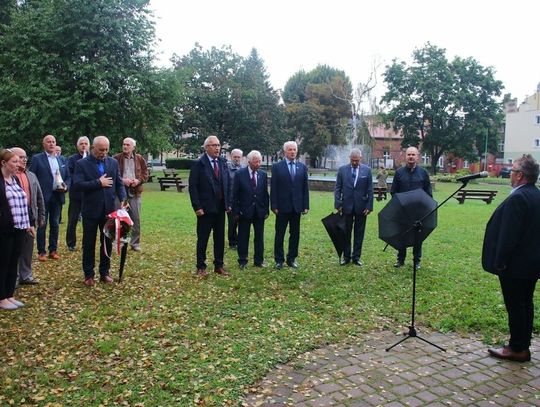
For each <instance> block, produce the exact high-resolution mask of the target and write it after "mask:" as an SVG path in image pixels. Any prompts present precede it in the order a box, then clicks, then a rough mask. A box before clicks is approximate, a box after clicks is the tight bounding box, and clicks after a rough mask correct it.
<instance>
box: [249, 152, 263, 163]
mask: <svg viewBox="0 0 540 407" xmlns="http://www.w3.org/2000/svg"><path fill="white" fill-rule="evenodd" d="M252 158H258V159H259V160H261V161H262V155H261V153H259V152H258V151H257V150H251V151H250V152H249V153H248V155H247V160H248V162H251V159H252Z"/></svg>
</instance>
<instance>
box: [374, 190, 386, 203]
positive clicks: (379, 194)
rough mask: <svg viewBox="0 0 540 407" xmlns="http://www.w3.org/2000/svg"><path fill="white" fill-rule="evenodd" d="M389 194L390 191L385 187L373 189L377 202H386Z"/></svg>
mask: <svg viewBox="0 0 540 407" xmlns="http://www.w3.org/2000/svg"><path fill="white" fill-rule="evenodd" d="M387 193H388V190H387V189H386V188H384V187H373V195H374V196H375V198H376V199H377V201H382V200H383V199H384V200H386V194H387Z"/></svg>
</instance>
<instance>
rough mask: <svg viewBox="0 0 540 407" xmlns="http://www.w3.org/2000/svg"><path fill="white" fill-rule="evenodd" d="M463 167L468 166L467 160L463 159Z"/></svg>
mask: <svg viewBox="0 0 540 407" xmlns="http://www.w3.org/2000/svg"><path fill="white" fill-rule="evenodd" d="M463 168H469V161H467V160H465V161H464V162H463Z"/></svg>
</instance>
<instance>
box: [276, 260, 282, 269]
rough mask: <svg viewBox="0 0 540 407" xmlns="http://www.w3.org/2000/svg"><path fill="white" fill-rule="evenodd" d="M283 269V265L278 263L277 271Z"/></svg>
mask: <svg viewBox="0 0 540 407" xmlns="http://www.w3.org/2000/svg"><path fill="white" fill-rule="evenodd" d="M282 268H283V263H281V262H277V263H276V269H278V270H281V269H282Z"/></svg>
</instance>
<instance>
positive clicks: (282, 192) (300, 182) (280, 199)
mask: <svg viewBox="0 0 540 407" xmlns="http://www.w3.org/2000/svg"><path fill="white" fill-rule="evenodd" d="M283 152H284V153H285V159H284V160H282V161H280V162H278V163H275V164H274V165H272V178H271V180H270V185H271V187H270V202H271V207H272V212H274V214H275V215H276V225H275V228H276V235H275V238H274V260H275V261H276V268H277V269H281V268H283V262H284V261H285V254H284V250H283V241H284V238H285V231H286V230H287V226H289V250H288V252H287V259H286V260H287V265H288V266H289V267H292V268H297V267H298V264H297V263H296V258H297V257H298V244H299V242H300V216H301V215H302V214H306V213H308V211H309V186H308V175H307V167H306V166H305V165H304V164H302V163H301V162H299V161H298V160H297V159H296V154H297V153H298V146H297V144H296V142H294V141H287V142H286V143H285V144H283Z"/></svg>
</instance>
